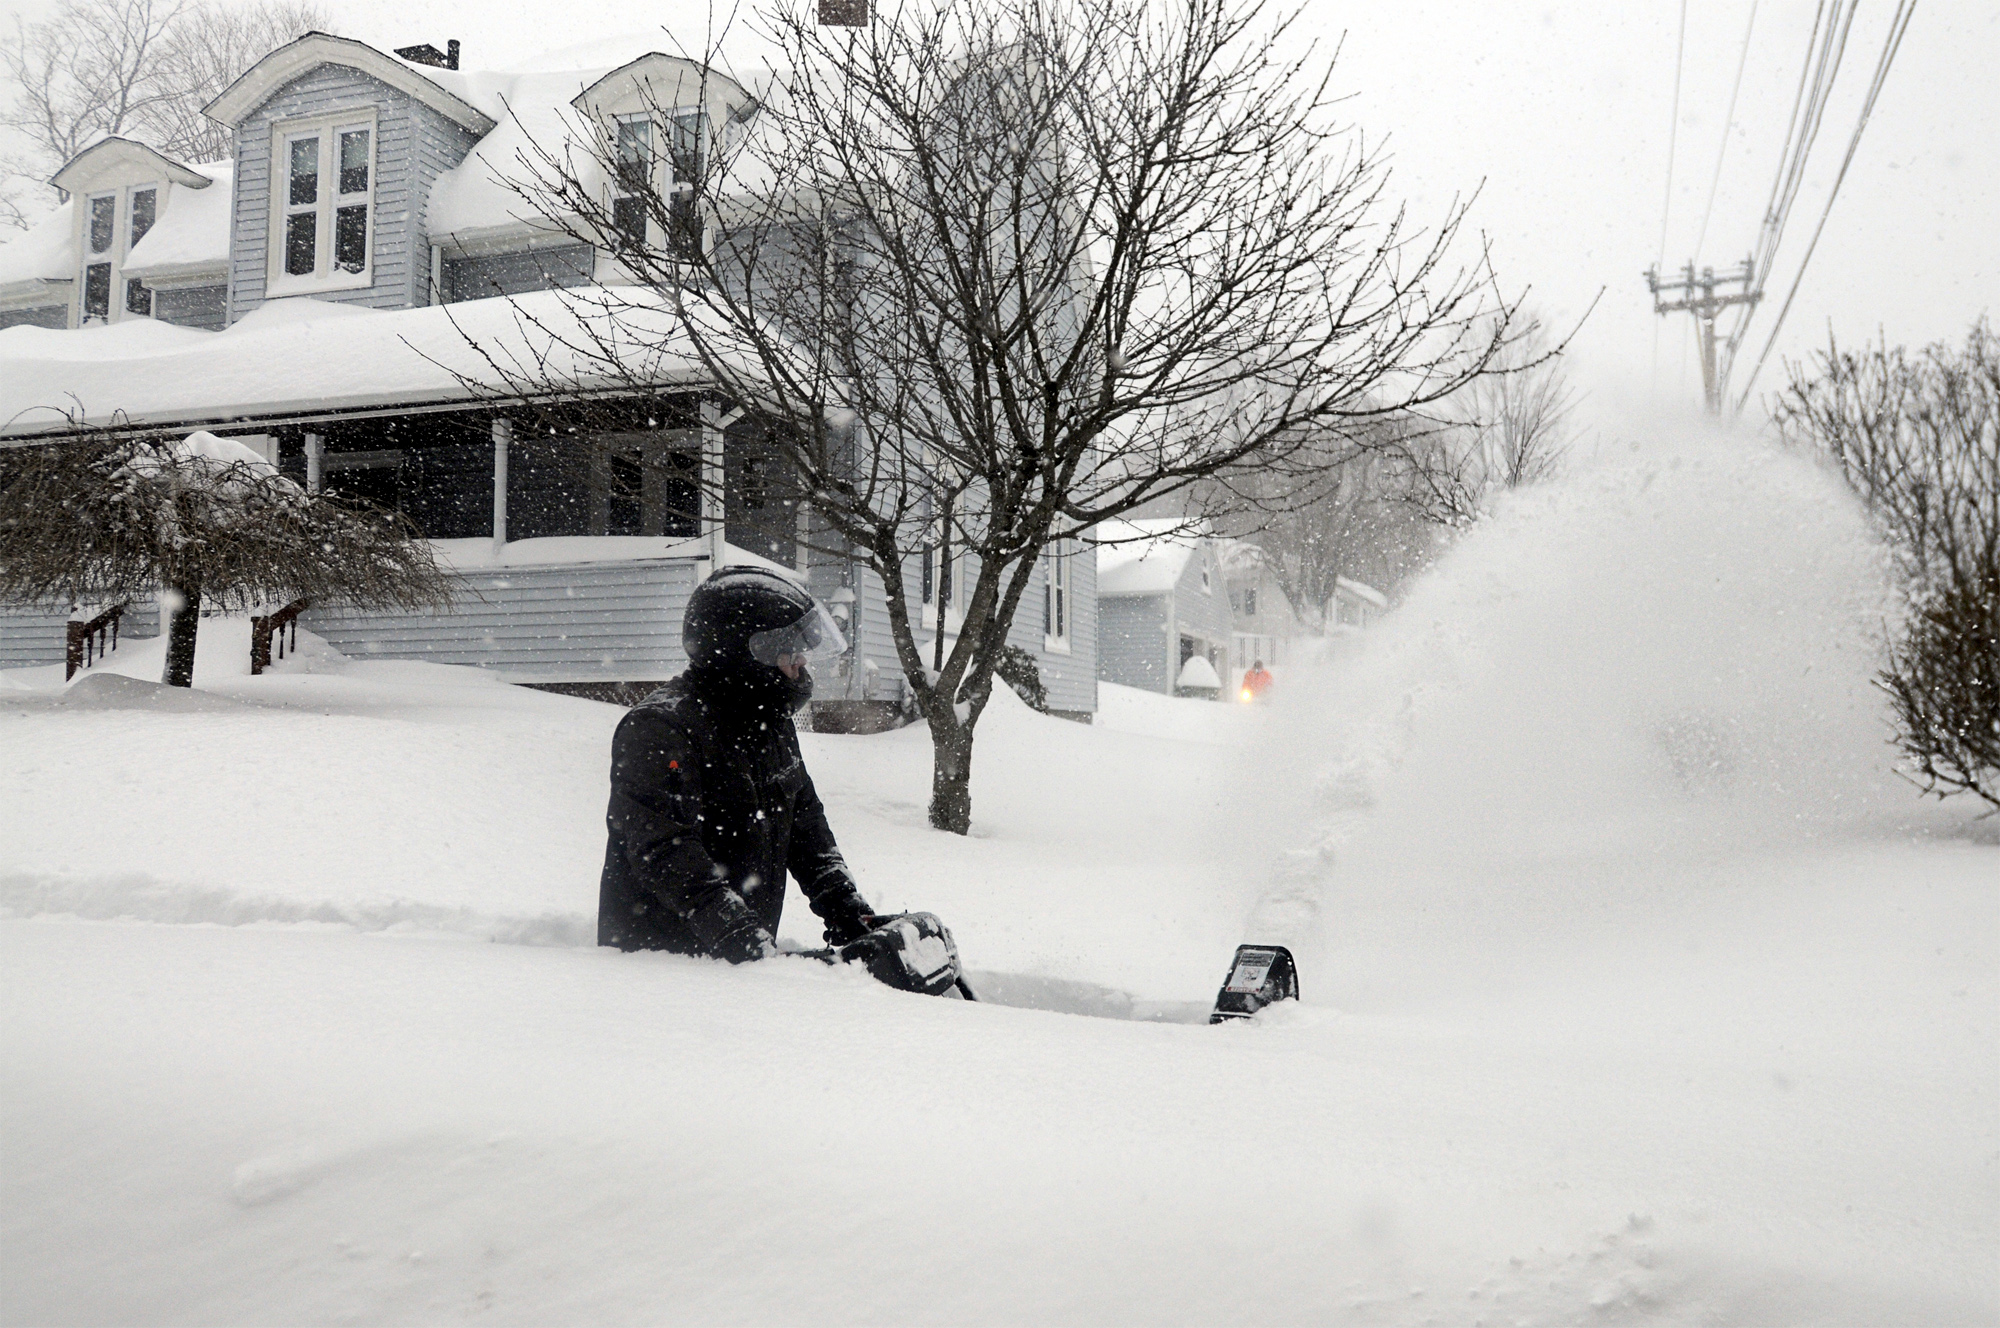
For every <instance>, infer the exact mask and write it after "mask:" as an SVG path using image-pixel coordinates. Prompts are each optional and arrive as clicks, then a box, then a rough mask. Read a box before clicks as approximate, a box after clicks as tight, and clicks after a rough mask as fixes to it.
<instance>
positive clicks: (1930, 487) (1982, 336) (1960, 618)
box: [1773, 319, 2000, 808]
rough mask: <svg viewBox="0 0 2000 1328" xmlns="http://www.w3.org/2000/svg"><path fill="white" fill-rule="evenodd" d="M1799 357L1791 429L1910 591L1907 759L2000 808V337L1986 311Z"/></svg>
mask: <svg viewBox="0 0 2000 1328" xmlns="http://www.w3.org/2000/svg"><path fill="white" fill-rule="evenodd" d="M1789 367H1790V382H1789V384H1788V385H1787V387H1786V388H1785V389H1784V391H1783V393H1782V394H1781V395H1780V396H1779V398H1778V402H1777V406H1776V409H1775V410H1774V412H1773V415H1774V418H1775V420H1776V422H1777V424H1778V427H1779V429H1780V430H1781V431H1782V433H1783V434H1784V436H1785V437H1787V438H1788V439H1790V440H1792V441H1793V442H1795V443H1798V444H1800V445H1802V446H1805V447H1809V448H1811V449H1813V450H1814V451H1816V452H1817V453H1819V454H1820V455H1821V456H1822V457H1824V458H1826V459H1827V460H1828V461H1829V462H1830V463H1831V464H1832V465H1834V466H1835V467H1836V468H1837V469H1838V470H1839V471H1840V473H1841V475H1842V476H1843V477H1845V478H1846V480H1847V482H1848V484H1849V485H1850V486H1851V487H1852V488H1853V489H1854V491H1855V492H1856V493H1858V494H1860V495H1861V498H1862V499H1863V501H1865V502H1866V503H1867V505H1868V509H1869V511H1870V512H1871V513H1873V514H1874V517H1875V519H1876V521H1877V522H1879V523H1880V526H1881V528H1882V531H1883V534H1884V535H1885V537H1886V538H1887V541H1888V544H1889V547H1890V549H1891V550H1892V551H1893V553H1894V557H1895V560H1896V569H1897V573H1898V576H1899V579H1900V581H1901V582H1902V584H1903V586H1904V587H1905V588H1906V590H1907V592H1908V595H1909V600H1910V615H1909V619H1908V621H1907V623H1906V624H1905V626H1904V628H1903V631H1902V635H1901V637H1900V639H1898V640H1897V641H1896V642H1894V643H1893V644H1892V646H1891V648H1890V652H1889V662H1888V667H1887V668H1885V669H1884V670H1883V671H1882V674H1881V677H1880V681H1881V684H1882V686H1883V688H1884V689H1885V690H1886V691H1887V692H1888V693H1889V696H1890V698H1891V701H1892V703H1893V705H1894V708H1895V714H1896V720H1897V725H1898V738H1897V741H1898V745H1899V747H1900V748H1901V751H1902V753H1903V756H1904V758H1905V761H1906V769H1907V773H1909V774H1910V775H1911V776H1912V777H1913V778H1914V779H1915V780H1916V781H1917V783H1918V785H1919V786H1920V787H1922V788H1923V789H1924V790H1925V791H1926V792H1929V793H1935V794H1937V795H1938V796H1939V797H1945V796H1948V795H1951V794H1955V793H1971V794H1974V795H1976V796H1978V797H1980V798H1983V799H1985V800H1986V801H1987V802H1989V803H1992V804H1993V806H1994V807H1995V808H2000V340H1996V338H1995V337H1994V334H1993V330H1992V328H1991V327H1990V326H1989V325H1988V324H1987V322H1986V321H1985V320H1984V319H1981V320H1980V321H1979V322H1978V323H1977V324H1975V325H1974V326H1973V328H1972V330H1971V331H1970V332H1969V333H1968V334H1967V335H1966V338H1965V342H1964V344H1963V345H1961V346H1953V345H1951V344H1949V343H1946V342H1938V343H1936V344H1933V345H1930V346H1926V347H1924V348H1923V349H1922V350H1921V351H1918V352H1917V353H1916V354H1914V355H1911V354H1909V353H1907V352H1905V351H1904V349H1903V348H1902V347H1900V346H1898V347H1895V348H1894V349H1891V348H1890V347H1889V346H1888V344H1887V343H1886V342H1879V343H1877V344H1876V345H1873V346H1867V347H1864V348H1863V349H1861V350H1860V351H1858V352H1856V351H1851V350H1842V349H1841V348H1840V345H1839V343H1838V342H1837V341H1834V340H1829V342H1828V344H1827V348H1826V349H1825V350H1824V351H1821V352H1819V353H1818V354H1817V355H1815V356H1814V357H1813V359H1812V360H1811V361H1809V362H1807V363H1805V364H1794V365H1791V366H1789Z"/></svg>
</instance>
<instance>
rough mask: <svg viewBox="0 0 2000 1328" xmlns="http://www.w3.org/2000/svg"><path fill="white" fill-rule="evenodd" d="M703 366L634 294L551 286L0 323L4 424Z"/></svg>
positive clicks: (330, 402) (352, 400)
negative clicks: (381, 301) (180, 320)
mask: <svg viewBox="0 0 2000 1328" xmlns="http://www.w3.org/2000/svg"><path fill="white" fill-rule="evenodd" d="M34 334H39V335H34ZM586 347H587V348H588V350H587V351H586V350H585V349H584V348H586ZM611 360H615V361H616V362H617V364H618V366H619V370H618V371H617V372H613V371H612V370H610V369H608V368H607V367H606V366H607V363H609V361H611ZM703 376H704V375H703V371H702V369H701V367H700V362H699V360H698V358H697V357H696V355H695V353H694V351H693V348H692V346H691V345H690V344H689V343H688V342H687V341H686V339H685V334H684V333H683V332H682V331H681V330H680V326H679V324H678V322H677V321H676V316H675V315H674V314H673V313H672V312H671V311H669V310H667V309H666V308H664V307H658V308H655V307H651V306H650V305H649V303H648V301H647V297H645V296H643V295H638V294H628V295H624V296H620V297H618V298H617V299H616V300H615V301H613V302H610V303H607V301H606V297H604V296H602V295H601V294H600V295H598V296H595V297H593V296H592V295H590V294H587V293H586V294H581V295H579V294H577V293H574V292H569V291H560V290H551V291H537V292H534V293H532V294H528V295H518V296H501V297H495V298H493V299H486V300H468V301H465V302H463V303H461V304H453V305H439V306H432V307H426V308H418V309H399V310H394V311H383V310H373V309H363V308H361V307H359V306H356V305H347V304H334V303H331V302H328V301H324V300H313V299H306V298H291V299H283V300H271V301H267V302H266V303H265V304H263V305H262V306H260V307H259V308H257V309H256V310H254V311H252V312H251V313H249V314H247V315H245V316H244V317H242V318H240V319H238V320H237V321H236V322H235V323H233V324H231V325H230V326H229V327H228V328H226V329H224V330H223V331H221V332H201V331H196V330H194V329H192V328H179V327H169V326H168V325H166V324H164V323H159V322H156V321H155V320H152V319H129V320H127V321H125V322H122V323H119V324H116V325H114V326H112V327H107V328H102V329H92V330H90V331H88V332H86V333H77V332H65V331H54V330H51V329H45V328H30V327H14V328H7V329H5V330H4V331H0V432H15V433H25V432H30V431H33V430H36V429H51V428H60V427H64V423H65V421H66V420H67V419H68V418H69V417H70V416H71V415H75V416H78V417H79V418H80V420H82V421H84V422H90V423H107V422H109V421H112V420H113V419H119V420H127V421H130V422H132V423H136V424H154V423H159V424H166V423H172V422H176V421H201V420H213V419H233V418H239V417H248V416H258V415H265V416H268V415H270V414H273V413H277V412H282V411H284V410H286V409H312V410H325V409H331V408H336V407H341V406H349V407H352V406H362V405H371V404H405V405H407V404H417V403H422V402H433V401H465V400H471V399H474V398H476V397H480V396H482V395H487V394H493V393H498V394H501V395H506V394H507V390H508V389H509V387H510V386H512V387H521V386H523V385H526V386H528V387H532V388H539V387H540V386H541V385H542V384H544V383H576V382H581V383H583V384H586V385H587V384H589V383H591V382H598V381H606V380H610V379H619V380H621V381H628V380H632V379H636V380H638V381H643V382H653V383H661V384H668V383H676V382H691V381H697V380H700V379H701V378H703Z"/></svg>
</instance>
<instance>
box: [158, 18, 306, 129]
mask: <svg viewBox="0 0 2000 1328" xmlns="http://www.w3.org/2000/svg"><path fill="white" fill-rule="evenodd" d="M333 30H334V29H333V26H332V19H331V18H329V17H328V15H327V12H326V11H325V10H324V9H321V8H320V7H319V6H318V5H317V4H314V3H313V2H312V0H262V2H261V3H258V4H252V5H246V6H235V5H224V4H222V3H219V2H217V0H210V2H209V3H203V4H197V5H194V6H192V7H191V8H189V9H187V10H186V11H184V12H183V13H182V15H181V17H180V18H179V20H178V21H176V22H174V23H172V24H169V25H168V27H167V30H166V33H165V35H164V37H163V39H162V41H161V43H160V45H159V60H158V64H157V65H156V66H155V73H154V78H155V80H156V84H157V93H158V95H157V96H156V97H155V98H154V99H153V100H152V101H151V102H150V103H148V105H147V106H146V108H145V111H144V113H143V115H142V116H141V124H140V131H139V132H140V136H141V137H142V138H143V139H144V140H145V141H146V142H147V143H149V144H151V145H152V146H154V147H156V148H158V149H159V150H160V151H162V152H164V153H166V154H167V155H168V156H171V157H178V158H179V159H180V160H182V161H217V160H220V159H222V158H224V157H227V156H229V155H230V154H231V153H232V152H234V151H235V147H236V143H235V135H234V134H233V133H231V131H230V129H229V127H228V126H226V125H222V124H218V123H216V122H215V121H214V120H211V119H209V118H208V117H207V116H205V115H203V114H202V113H201V112H202V107H204V106H206V105H208V104H209V103H210V102H212V101H214V100H215V99H216V98H217V97H219V96H221V95H222V92H223V90H224V89H226V88H227V87H228V86H229V85H230V84H231V83H234V82H235V81H236V80H237V79H239V78H241V77H242V76H243V74H244V73H245V72H246V71H247V70H248V69H249V68H250V66H252V65H254V64H256V63H257V62H258V61H259V60H261V59H263V58H264V56H266V55H268V54H270V52H272V51H274V50H276V49H277V48H278V47H280V46H283V45H285V44H286V43H287V42H291V41H295V40H297V39H298V38H299V37H302V36H304V35H305V34H306V33H308V32H332V31H333Z"/></svg>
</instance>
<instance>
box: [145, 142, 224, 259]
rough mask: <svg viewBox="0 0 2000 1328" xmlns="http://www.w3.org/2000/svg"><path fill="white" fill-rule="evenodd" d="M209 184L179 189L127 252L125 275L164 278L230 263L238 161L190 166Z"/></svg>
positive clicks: (168, 198)
mask: <svg viewBox="0 0 2000 1328" xmlns="http://www.w3.org/2000/svg"><path fill="white" fill-rule="evenodd" d="M190 169H192V170H193V171H194V172H196V173H197V174H199V175H201V176H202V177H204V178H205V179H207V180H208V181H209V182H210V183H209V184H208V185H207V186H206V187H205V188H201V189H189V188H180V189H174V190H171V191H170V192H169V193H168V195H167V206H166V208H165V210H164V211H162V212H161V214H160V219H159V220H158V221H156V222H154V223H153V229H151V230H149V231H147V232H146V235H145V238H144V239H142V240H140V241H139V243H137V244H135V245H133V246H132V252H131V253H130V254H127V255H126V257H125V275H126V276H128V277H151V278H155V279H160V280H166V279H170V278H172V277H175V276H185V275H189V274H191V273H193V272H196V271H202V272H206V271H209V270H215V271H222V270H225V269H226V268H227V267H228V266H229V227H230V207H231V204H232V203H233V202H234V201H235V194H236V187H235V181H236V163H235V162H233V161H210V162H203V163H201V164H200V165H197V166H194V167H191V168H190Z"/></svg>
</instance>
